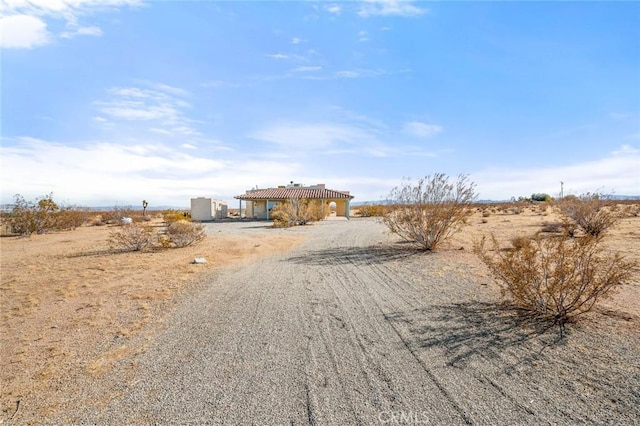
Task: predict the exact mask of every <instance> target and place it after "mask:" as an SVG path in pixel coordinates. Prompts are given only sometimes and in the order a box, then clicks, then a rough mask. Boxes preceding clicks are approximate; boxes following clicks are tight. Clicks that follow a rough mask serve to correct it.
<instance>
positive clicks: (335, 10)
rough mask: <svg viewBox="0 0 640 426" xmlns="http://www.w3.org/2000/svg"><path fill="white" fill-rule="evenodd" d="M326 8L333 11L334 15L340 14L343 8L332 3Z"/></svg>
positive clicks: (330, 11)
mask: <svg viewBox="0 0 640 426" xmlns="http://www.w3.org/2000/svg"><path fill="white" fill-rule="evenodd" d="M325 10H326V11H327V12H329V13H333V14H334V15H339V14H340V12H341V11H342V8H341V7H340V6H338V5H337V4H332V5H328V6H325Z"/></svg>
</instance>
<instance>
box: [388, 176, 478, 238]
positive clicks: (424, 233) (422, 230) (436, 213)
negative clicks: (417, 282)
mask: <svg viewBox="0 0 640 426" xmlns="http://www.w3.org/2000/svg"><path fill="white" fill-rule="evenodd" d="M475 198H476V194H475V184H474V183H473V182H470V181H469V180H468V177H467V176H466V175H459V176H458V177H457V180H456V182H453V183H451V182H449V177H448V176H446V175H445V174H443V173H437V174H435V175H433V176H426V177H424V178H422V179H420V180H418V181H417V182H416V183H415V184H414V183H412V182H411V181H410V180H408V179H407V180H405V181H404V182H403V183H402V184H401V185H400V186H397V187H395V188H394V189H392V190H391V193H390V194H389V200H391V201H392V203H393V204H391V205H389V207H388V209H386V211H385V213H384V215H383V216H382V221H383V223H384V224H385V225H386V226H387V227H388V228H389V230H390V231H391V232H392V233H394V234H397V235H398V236H399V237H400V238H402V239H403V240H405V241H408V242H413V243H415V244H417V245H418V246H419V247H420V248H421V249H422V250H434V249H435V248H436V247H437V245H438V244H439V243H440V242H441V241H442V240H444V239H446V238H447V237H449V236H451V235H452V234H454V233H455V232H456V231H458V230H459V229H460V228H461V227H462V225H464V224H465V223H466V220H467V218H468V217H469V216H471V215H472V214H473V209H472V208H471V206H472V203H473V201H474V200H475Z"/></svg>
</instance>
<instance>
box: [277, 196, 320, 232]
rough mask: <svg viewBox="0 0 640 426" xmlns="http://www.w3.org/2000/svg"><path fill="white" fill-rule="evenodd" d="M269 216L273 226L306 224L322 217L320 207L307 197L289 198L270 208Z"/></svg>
mask: <svg viewBox="0 0 640 426" xmlns="http://www.w3.org/2000/svg"><path fill="white" fill-rule="evenodd" d="M269 216H270V218H271V220H273V226H274V227H275V228H289V227H291V226H296V225H306V224H307V223H309V222H315V221H319V220H322V219H324V212H323V211H322V207H321V206H319V205H318V204H317V203H315V202H313V201H311V200H308V199H291V200H288V201H287V202H285V203H280V204H278V205H277V206H275V207H273V208H272V209H271V213H270V215H269Z"/></svg>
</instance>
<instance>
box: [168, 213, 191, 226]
mask: <svg viewBox="0 0 640 426" xmlns="http://www.w3.org/2000/svg"><path fill="white" fill-rule="evenodd" d="M162 220H164V221H165V222H166V223H173V222H177V221H179V220H186V221H190V220H191V217H188V216H187V215H186V214H185V213H184V212H181V211H178V210H164V211H163V212H162Z"/></svg>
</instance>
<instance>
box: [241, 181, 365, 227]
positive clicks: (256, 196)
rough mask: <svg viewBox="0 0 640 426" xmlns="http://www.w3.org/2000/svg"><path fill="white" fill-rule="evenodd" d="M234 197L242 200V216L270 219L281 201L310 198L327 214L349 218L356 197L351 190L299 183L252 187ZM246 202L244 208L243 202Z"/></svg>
mask: <svg viewBox="0 0 640 426" xmlns="http://www.w3.org/2000/svg"><path fill="white" fill-rule="evenodd" d="M234 198H236V199H237V200H240V217H243V215H244V217H248V218H255V219H267V220H269V212H270V211H271V209H272V208H273V207H275V206H276V205H278V204H280V203H287V202H289V201H290V200H303V199H304V200H309V201H310V202H311V203H314V204H315V205H316V206H318V207H319V208H320V209H321V211H323V212H325V216H329V215H330V214H331V213H333V212H335V215H336V216H342V217H346V218H347V219H348V218H349V201H350V200H352V199H353V198H354V197H353V195H350V194H349V191H336V190H333V189H327V188H326V187H325V185H324V184H322V183H321V184H318V185H313V186H304V185H302V184H299V183H293V182H291V184H289V185H286V186H285V185H281V186H279V187H277V188H266V189H250V190H248V191H247V192H246V193H244V194H242V195H236V196H235V197H234ZM243 201H244V202H245V206H244V209H243V207H242V202H243Z"/></svg>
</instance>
